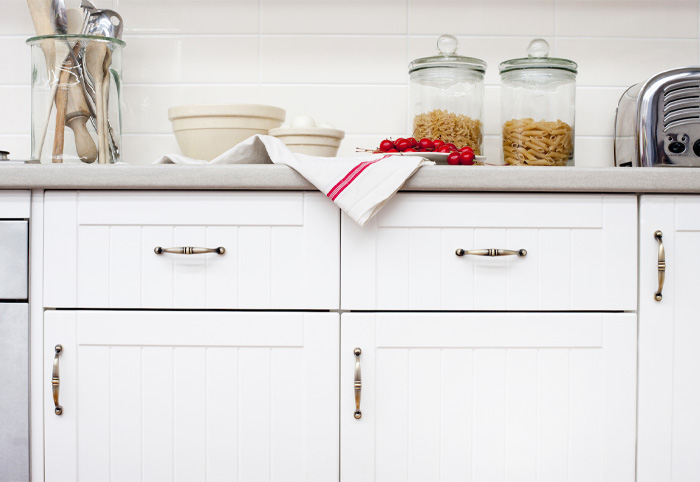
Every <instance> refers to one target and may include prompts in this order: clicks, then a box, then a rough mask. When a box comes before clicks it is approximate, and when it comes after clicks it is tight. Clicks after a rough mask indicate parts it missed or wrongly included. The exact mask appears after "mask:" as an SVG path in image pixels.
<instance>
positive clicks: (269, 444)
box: [44, 311, 339, 482]
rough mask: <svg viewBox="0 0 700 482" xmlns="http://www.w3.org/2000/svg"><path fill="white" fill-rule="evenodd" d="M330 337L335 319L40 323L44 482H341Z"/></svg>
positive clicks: (61, 318)
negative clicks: (55, 388)
mask: <svg viewBox="0 0 700 482" xmlns="http://www.w3.org/2000/svg"><path fill="white" fill-rule="evenodd" d="M338 337H339V325H338V315H337V314H332V313H306V314H302V313H253V312H251V313H221V312H204V313H197V312H158V311H152V312H123V311H120V312H108V311H78V312H76V311H49V312H46V316H45V349H46V351H45V354H44V358H45V360H46V363H45V377H44V378H45V383H46V387H47V390H46V396H45V402H44V404H45V415H44V416H45V431H46V433H45V440H46V444H45V447H46V480H47V481H62V482H65V481H71V480H83V481H100V480H113V481H116V480H125V481H126V480H128V481H133V480H169V481H193V480H210V481H218V480H227V481H235V480H239V481H246V482H249V481H258V480H264V481H269V480H274V481H284V480H289V481H302V480H304V481H312V480H313V481H323V482H327V481H329V480H334V479H335V480H337V477H338V437H339V434H338ZM57 344H61V345H62V347H63V350H62V352H61V354H60V356H59V366H60V400H59V402H60V404H61V405H62V407H63V414H62V415H60V416H58V415H56V414H55V413H54V401H53V399H52V393H51V374H52V362H53V359H54V347H55V345H57Z"/></svg>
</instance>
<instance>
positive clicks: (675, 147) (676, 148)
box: [668, 141, 697, 154]
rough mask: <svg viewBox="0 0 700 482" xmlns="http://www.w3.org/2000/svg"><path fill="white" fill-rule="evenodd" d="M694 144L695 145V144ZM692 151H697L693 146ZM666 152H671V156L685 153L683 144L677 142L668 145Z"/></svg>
mask: <svg viewBox="0 0 700 482" xmlns="http://www.w3.org/2000/svg"><path fill="white" fill-rule="evenodd" d="M695 144H696V145H697V142H696V143H695ZM693 149H694V150H695V149H697V148H696V146H693ZM668 150H669V151H670V152H672V153H673V154H680V153H681V152H683V151H685V144H683V143H682V142H678V141H675V142H672V143H670V144H669V145H668ZM696 154H697V150H696Z"/></svg>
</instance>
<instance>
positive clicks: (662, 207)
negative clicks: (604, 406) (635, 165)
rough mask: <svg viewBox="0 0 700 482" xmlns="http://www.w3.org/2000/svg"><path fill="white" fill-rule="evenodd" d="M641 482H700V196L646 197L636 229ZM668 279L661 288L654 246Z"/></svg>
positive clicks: (639, 472)
mask: <svg viewBox="0 0 700 482" xmlns="http://www.w3.org/2000/svg"><path fill="white" fill-rule="evenodd" d="M639 228H640V230H639V231H640V232H639V236H640V241H639V246H640V251H639V252H640V281H639V428H638V431H639V433H638V438H639V440H638V454H637V464H638V475H637V480H638V481H639V482H652V481H653V482H664V481H673V482H696V481H698V480H700V377H698V373H699V372H700V349H699V348H698V347H699V346H700V196H666V195H644V196H642V197H641V202H640V223H639ZM656 231H661V234H662V236H661V242H662V243H663V247H664V252H665V253H664V254H665V272H664V274H665V281H664V285H663V290H662V292H661V294H662V296H661V299H660V300H658V301H657V299H656V296H655V295H656V293H657V291H658V289H659V260H660V258H659V245H660V242H659V240H658V239H657V238H656V237H655V235H654V233H655V232H656Z"/></svg>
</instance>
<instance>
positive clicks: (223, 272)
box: [205, 226, 238, 308]
mask: <svg viewBox="0 0 700 482" xmlns="http://www.w3.org/2000/svg"><path fill="white" fill-rule="evenodd" d="M237 230H238V228H236V227H234V226H207V227H206V234H205V237H206V240H205V246H206V247H208V248H216V247H219V246H222V247H224V248H225V249H226V252H225V253H224V254H223V255H218V254H211V255H206V258H205V262H206V276H207V279H206V294H205V296H206V300H205V305H206V307H207V308H236V307H238V296H237V294H238V293H237V289H238V287H237V278H238V274H237V272H238V235H237Z"/></svg>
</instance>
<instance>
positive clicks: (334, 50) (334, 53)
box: [260, 36, 406, 84]
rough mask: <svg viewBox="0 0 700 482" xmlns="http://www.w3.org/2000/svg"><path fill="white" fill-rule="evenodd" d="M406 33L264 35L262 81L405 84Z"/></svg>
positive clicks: (261, 51)
mask: <svg viewBox="0 0 700 482" xmlns="http://www.w3.org/2000/svg"><path fill="white" fill-rule="evenodd" d="M405 59H406V39H405V37H302V36H293V37H290V36H283V37H262V38H261V39H260V81H261V82H263V83H306V84H403V83H405V82H406V60H405Z"/></svg>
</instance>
